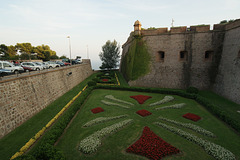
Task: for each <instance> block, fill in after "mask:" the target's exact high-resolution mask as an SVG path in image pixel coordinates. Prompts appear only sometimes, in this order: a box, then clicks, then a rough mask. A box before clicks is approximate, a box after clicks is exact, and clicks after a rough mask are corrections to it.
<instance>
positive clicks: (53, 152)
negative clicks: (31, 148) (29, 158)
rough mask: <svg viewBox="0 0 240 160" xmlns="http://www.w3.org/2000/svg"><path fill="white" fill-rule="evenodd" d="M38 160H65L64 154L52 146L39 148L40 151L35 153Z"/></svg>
mask: <svg viewBox="0 0 240 160" xmlns="http://www.w3.org/2000/svg"><path fill="white" fill-rule="evenodd" d="M33 156H34V157H35V158H36V160H49V159H51V160H65V159H66V158H65V157H64V155H63V153H62V152H61V151H59V150H58V149H56V148H55V147H54V146H52V145H51V144H48V143H46V144H44V145H41V146H39V147H38V149H37V150H36V151H35V152H34V153H33Z"/></svg>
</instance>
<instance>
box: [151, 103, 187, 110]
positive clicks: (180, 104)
mask: <svg viewBox="0 0 240 160" xmlns="http://www.w3.org/2000/svg"><path fill="white" fill-rule="evenodd" d="M185 105H186V104H185V103H179V104H174V105H170V106H164V107H158V108H155V109H156V110H161V109H180V108H182V107H183V106H185Z"/></svg>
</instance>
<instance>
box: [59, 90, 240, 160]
mask: <svg viewBox="0 0 240 160" xmlns="http://www.w3.org/2000/svg"><path fill="white" fill-rule="evenodd" d="M140 94H141V95H147V96H152V98H151V99H148V100H147V101H146V102H145V103H144V104H138V102H137V101H136V100H135V99H132V98H130V97H129V96H134V95H140ZM106 95H113V96H114V97H116V98H118V99H121V100H125V101H128V102H131V103H133V104H134V106H130V107H129V108H121V107H119V106H113V105H106V104H103V103H102V102H101V100H106V101H111V100H109V99H106V98H104V97H105V96H106ZM164 96H165V95H163V94H155V93H143V92H132V91H116V90H103V89H97V90H94V91H93V92H92V94H91V95H90V96H89V97H88V99H87V101H86V102H85V104H84V105H83V106H82V107H81V109H80V111H79V113H78V114H77V116H76V117H75V118H74V120H73V121H72V123H71V124H70V125H69V128H68V129H67V130H66V132H65V134H64V135H63V136H62V137H61V139H60V141H59V142H58V144H57V146H56V147H57V148H59V149H61V150H62V151H63V152H64V154H65V156H66V157H67V159H69V160H74V159H76V160H77V159H89V160H91V159H115V160H122V159H124V160H125V159H126V160H132V159H139V160H140V159H146V158H144V157H142V156H137V155H135V154H130V153H127V152H126V151H125V150H126V149H127V148H128V147H129V146H130V145H131V144H133V143H134V142H135V141H137V140H138V139H139V137H140V136H141V134H142V130H143V128H144V126H148V127H150V129H151V130H152V131H153V132H154V133H155V134H157V135H158V136H160V137H161V138H162V139H163V140H165V141H166V142H168V143H170V144H171V145H173V146H174V147H176V148H178V149H179V150H180V151H181V152H180V153H179V154H177V155H173V156H170V157H168V158H167V159H184V160H187V159H189V160H192V159H199V160H202V159H214V158H213V157H212V156H210V155H208V154H207V153H206V152H205V151H204V150H203V148H201V147H200V146H198V145H197V144H195V143H193V142H190V141H188V140H186V139H184V138H182V137H180V136H178V135H176V134H174V133H172V132H170V131H168V130H166V129H164V128H161V127H159V126H157V125H155V124H153V122H163V123H165V124H167V125H171V126H174V127H177V128H180V129H182V130H184V131H186V132H189V133H191V134H193V135H195V136H198V137H200V138H202V139H205V140H207V141H210V142H213V143H215V144H218V145H220V146H222V147H224V148H226V149H228V150H229V151H231V152H232V153H233V154H234V155H235V156H236V158H237V159H239V158H240V153H239V148H240V137H239V135H238V134H236V133H235V132H234V131H233V130H232V129H230V128H229V127H228V126H226V125H225V124H224V123H223V122H222V121H220V120H219V119H217V118H216V117H215V116H213V115H212V114H210V113H209V112H208V111H207V110H206V109H205V108H204V107H202V106H201V105H199V104H198V103H197V102H195V101H193V100H190V99H186V98H183V97H179V96H175V95H174V96H173V97H174V98H175V100H173V101H171V102H168V103H166V104H162V105H159V106H152V107H150V106H149V104H151V103H154V102H157V101H159V100H161V99H163V97H164ZM112 102H113V101H112ZM178 103H186V106H184V107H183V108H181V109H165V110H155V108H156V107H161V106H162V107H163V106H168V105H171V104H178ZM127 106H129V105H127ZM96 107H101V108H103V109H104V112H100V113H97V114H93V113H92V112H91V109H93V108H96ZM142 109H145V110H148V111H149V112H151V113H152V115H149V116H147V117H141V116H140V115H138V114H136V112H137V111H138V110H142ZM186 113H194V114H197V115H198V116H200V117H201V118H202V119H201V120H199V121H197V122H193V121H191V120H188V119H185V118H183V117H182V115H184V114H186ZM124 114H127V115H128V116H127V117H125V118H121V119H117V120H112V121H108V122H104V123H100V124H97V125H94V126H91V127H85V128H84V127H82V126H83V125H84V124H85V123H87V122H89V121H90V120H93V119H95V118H97V117H109V116H118V115H124ZM159 116H163V117H166V118H168V119H172V120H176V121H180V122H184V123H192V124H195V125H198V126H200V127H202V128H204V129H206V130H208V131H211V132H212V133H214V134H215V135H216V138H211V137H207V136H204V135H201V134H199V133H196V132H194V131H192V130H189V129H186V128H183V127H180V126H177V125H174V124H170V123H167V122H164V121H161V120H158V117H159ZM126 119H133V123H131V124H129V125H127V126H126V127H124V128H122V129H120V130H119V131H118V132H116V133H114V134H111V135H109V136H107V137H105V138H104V139H103V140H102V145H101V146H100V147H99V148H98V150H97V152H95V153H94V154H91V155H86V154H83V153H82V152H80V151H79V150H78V148H79V143H80V142H81V140H83V139H84V138H86V137H87V136H89V135H91V134H93V133H94V132H96V131H98V130H101V129H102V128H105V127H108V126H110V125H113V124H115V123H117V122H120V121H123V120H126Z"/></svg>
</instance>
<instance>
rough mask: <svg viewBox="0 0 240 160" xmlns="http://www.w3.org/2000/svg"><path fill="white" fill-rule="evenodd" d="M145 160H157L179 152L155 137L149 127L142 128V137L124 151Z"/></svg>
mask: <svg viewBox="0 0 240 160" xmlns="http://www.w3.org/2000/svg"><path fill="white" fill-rule="evenodd" d="M126 151H127V152H129V153H135V154H139V155H142V156H145V157H147V158H150V159H153V160H157V159H161V158H163V157H165V156H168V155H172V154H176V153H179V152H180V151H179V150H178V149H177V148H175V147H174V146H172V145H170V144H169V143H167V142H165V141H164V140H163V139H162V138H160V137H159V136H157V135H156V134H155V133H154V132H152V131H151V130H150V128H149V127H144V130H143V133H142V136H141V137H140V138H139V140H137V141H136V142H135V143H134V144H133V145H131V146H130V147H128V148H127V150H126Z"/></svg>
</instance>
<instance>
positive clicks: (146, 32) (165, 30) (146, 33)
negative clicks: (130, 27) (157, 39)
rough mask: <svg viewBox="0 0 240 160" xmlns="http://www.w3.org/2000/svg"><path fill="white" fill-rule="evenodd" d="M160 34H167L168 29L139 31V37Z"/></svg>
mask: <svg viewBox="0 0 240 160" xmlns="http://www.w3.org/2000/svg"><path fill="white" fill-rule="evenodd" d="M162 33H168V28H157V29H149V30H141V35H143V36H149V35H158V34H162Z"/></svg>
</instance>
